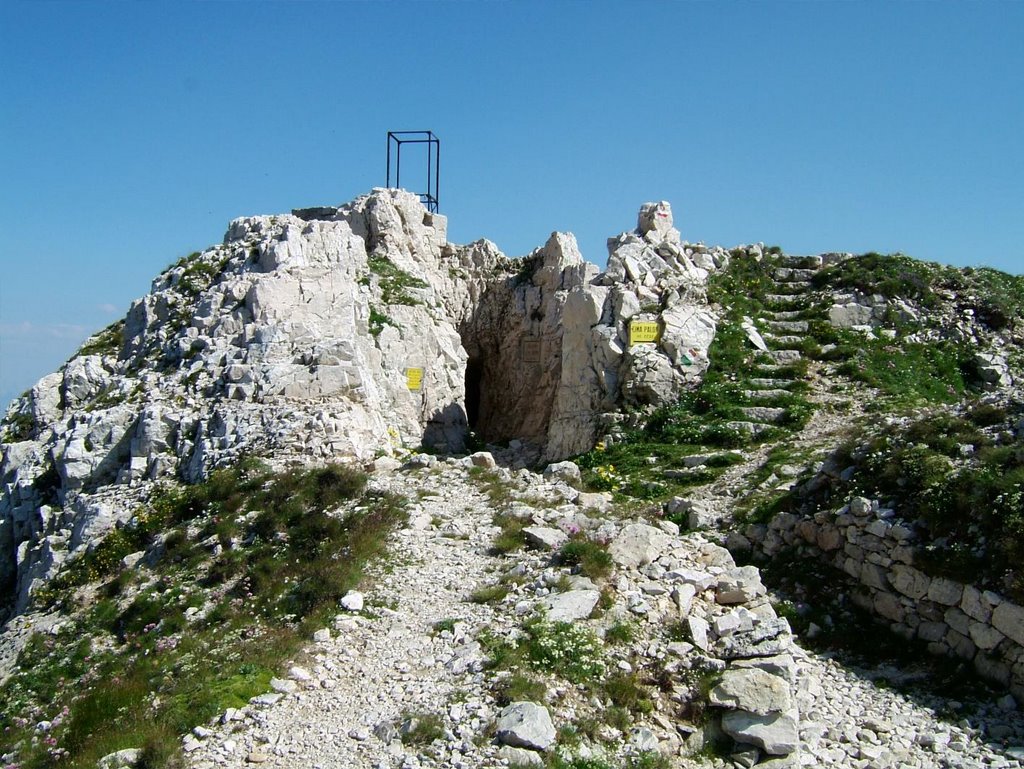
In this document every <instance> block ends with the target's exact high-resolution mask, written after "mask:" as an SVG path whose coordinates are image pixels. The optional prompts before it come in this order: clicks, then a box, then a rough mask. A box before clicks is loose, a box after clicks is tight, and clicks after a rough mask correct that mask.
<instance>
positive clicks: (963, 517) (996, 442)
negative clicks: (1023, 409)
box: [757, 405, 1024, 600]
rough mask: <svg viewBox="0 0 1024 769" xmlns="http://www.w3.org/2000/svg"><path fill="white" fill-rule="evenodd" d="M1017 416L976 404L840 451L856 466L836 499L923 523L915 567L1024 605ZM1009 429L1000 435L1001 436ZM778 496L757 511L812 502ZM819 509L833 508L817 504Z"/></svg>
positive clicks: (1022, 447)
mask: <svg viewBox="0 0 1024 769" xmlns="http://www.w3.org/2000/svg"><path fill="white" fill-rule="evenodd" d="M1019 419H1020V415H1019V414H1017V415H1008V414H1006V413H1005V412H1003V411H1002V410H1001V409H997V408H994V407H992V406H987V405H979V406H976V407H974V408H973V409H968V410H966V411H965V412H964V414H963V416H955V415H951V414H935V415H930V416H927V417H924V418H920V419H917V420H915V421H913V422H910V423H908V424H896V425H893V426H891V427H889V428H887V429H885V430H883V431H880V432H879V433H878V434H877V435H876V436H875V437H874V438H872V439H871V440H870V441H868V443H867V444H865V445H863V446H860V447H857V448H856V450H855V449H854V448H853V447H852V446H847V447H844V448H842V449H840V451H839V452H838V456H837V459H836V462H837V464H839V465H841V466H854V467H855V468H856V472H855V473H854V474H853V475H852V477H850V478H849V479H848V480H846V481H837V482H836V485H835V486H834V487H833V488H832V490H831V495H832V498H833V499H835V498H836V497H837V496H838V498H839V499H842V498H844V497H847V498H848V497H850V496H854V495H863V496H867V497H870V498H874V499H879V500H881V501H882V502H883V504H885V505H887V506H890V507H893V508H894V509H895V510H896V512H897V514H898V515H899V516H900V517H902V518H903V519H905V520H908V521H920V522H921V523H922V524H923V525H924V526H925V527H926V529H927V532H928V539H929V540H930V541H931V544H930V545H929V546H928V547H927V548H925V550H924V551H923V552H922V553H920V554H919V556H918V558H917V559H916V561H915V565H917V566H919V568H921V569H923V570H925V571H927V572H928V573H930V574H934V575H941V576H948V577H951V578H953V579H958V580H961V581H964V582H969V583H982V584H985V585H988V586H990V587H992V588H993V589H996V590H999V591H1001V592H1005V593H1009V594H1010V595H1011V596H1012V597H1016V599H1017V600H1020V599H1021V598H1024V566H1022V564H1024V436H1021V435H1016V436H1015V435H1014V433H1013V431H1012V426H1013V424H1015V420H1019ZM999 428H1004V429H999ZM806 504H807V503H806V502H804V501H802V500H801V499H800V498H798V497H797V495H795V494H786V495H782V496H780V497H778V498H776V499H774V500H772V502H771V503H770V506H769V507H766V509H764V510H762V511H760V514H759V515H758V516H757V517H758V518H759V519H762V520H763V519H765V518H767V517H769V515H770V514H773V513H775V512H780V511H783V510H790V509H793V508H794V507H795V506H798V505H806ZM810 504H811V507H809V508H807V507H801V510H803V511H804V512H813V511H815V510H817V509H820V508H823V507H825V506H830V507H831V506H833V505H832V503H831V502H829V501H828V500H824V499H822V500H811V501H810Z"/></svg>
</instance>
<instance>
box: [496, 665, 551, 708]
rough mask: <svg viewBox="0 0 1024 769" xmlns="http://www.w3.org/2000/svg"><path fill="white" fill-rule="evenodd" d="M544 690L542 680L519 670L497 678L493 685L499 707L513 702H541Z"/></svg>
mask: <svg viewBox="0 0 1024 769" xmlns="http://www.w3.org/2000/svg"><path fill="white" fill-rule="evenodd" d="M546 692H547V686H545V685H544V682H543V681H541V680H539V679H537V678H534V677H533V676H529V675H526V674H524V673H521V672H515V673H512V674H511V675H508V676H506V677H504V678H501V679H499V680H498V683H497V684H495V686H494V696H495V699H496V700H497V702H498V705H500V706H501V707H504V706H505V705H509V704H511V703H513V702H543V701H544V695H545V693H546Z"/></svg>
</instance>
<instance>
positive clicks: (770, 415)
mask: <svg viewBox="0 0 1024 769" xmlns="http://www.w3.org/2000/svg"><path fill="white" fill-rule="evenodd" d="M740 412H741V413H742V414H743V416H745V417H746V418H747V419H749V420H751V421H752V422H769V423H774V422H781V421H782V419H783V417H785V416H786V409H784V408H777V407H774V406H745V407H744V408H741V409H740Z"/></svg>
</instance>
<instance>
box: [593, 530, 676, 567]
mask: <svg viewBox="0 0 1024 769" xmlns="http://www.w3.org/2000/svg"><path fill="white" fill-rule="evenodd" d="M671 541H672V538H671V537H670V536H669V535H668V534H666V533H665V532H663V531H662V530H661V529H657V528H655V527H654V526H649V525H648V524H646V523H631V524H629V525H627V526H624V527H623V528H622V531H620V532H619V534H618V536H616V537H615V539H613V540H612V542H611V544H610V545H609V546H608V553H609V554H610V555H611V557H612V560H614V561H615V563H617V564H619V565H620V566H624V567H627V568H629V567H634V568H635V567H639V566H644V565H646V564H648V563H651V562H652V561H654V560H655V559H657V558H658V557H659V556H660V555H661V554H662V552H664V550H665V549H666V548H667V547H668V545H669V543H671Z"/></svg>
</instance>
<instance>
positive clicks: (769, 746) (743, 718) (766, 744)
mask: <svg viewBox="0 0 1024 769" xmlns="http://www.w3.org/2000/svg"><path fill="white" fill-rule="evenodd" d="M722 731H723V732H725V733H726V734H728V735H729V736H730V737H732V738H733V739H734V740H736V741H737V742H746V743H750V744H751V745H756V746H757V747H759V748H761V750H763V751H764V752H765V753H769V754H771V755H773V756H785V755H788V754H790V753H792V752H793V751H795V750H796V748H797V744H798V743H799V735H798V734H797V719H796V717H795V716H794V715H793V714H792V713H771V714H769V715H766V716H760V715H757V714H756V713H748V712H746V711H744V710H729V711H726V712H725V713H724V714H723V715H722Z"/></svg>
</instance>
